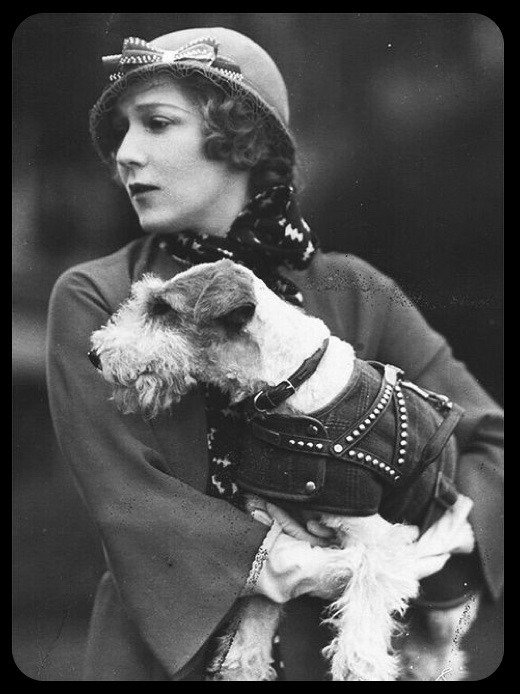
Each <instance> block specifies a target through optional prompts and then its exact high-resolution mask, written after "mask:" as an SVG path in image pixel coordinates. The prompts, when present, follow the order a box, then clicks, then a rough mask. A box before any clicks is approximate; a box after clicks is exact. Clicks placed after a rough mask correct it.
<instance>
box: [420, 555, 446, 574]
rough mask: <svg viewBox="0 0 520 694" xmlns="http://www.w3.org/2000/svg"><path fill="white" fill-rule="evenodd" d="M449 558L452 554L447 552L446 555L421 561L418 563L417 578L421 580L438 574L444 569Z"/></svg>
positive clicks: (424, 558) (425, 558)
mask: <svg viewBox="0 0 520 694" xmlns="http://www.w3.org/2000/svg"><path fill="white" fill-rule="evenodd" d="M449 558H450V554H449V553H448V552H446V554H437V555H435V556H430V557H423V558H422V559H419V561H418V562H417V578H418V579H419V580H420V579H421V578H426V577H427V576H431V575H432V574H436V573H437V572H438V571H440V570H441V569H442V568H443V567H444V565H445V564H446V562H447V561H448V559H449Z"/></svg>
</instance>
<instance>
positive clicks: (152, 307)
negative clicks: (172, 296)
mask: <svg viewBox="0 0 520 694" xmlns="http://www.w3.org/2000/svg"><path fill="white" fill-rule="evenodd" d="M148 315H149V316H150V318H165V319H167V320H168V322H173V321H177V320H178V318H179V314H178V313H177V311H176V310H175V309H174V308H172V307H171V306H170V304H169V303H168V302H167V301H165V300H164V299H161V298H159V297H157V298H156V299H154V300H153V301H151V302H150V304H149V305H148Z"/></svg>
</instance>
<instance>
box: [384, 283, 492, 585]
mask: <svg viewBox="0 0 520 694" xmlns="http://www.w3.org/2000/svg"><path fill="white" fill-rule="evenodd" d="M386 286H387V297H388V303H387V310H386V320H385V322H384V330H383V331H382V334H381V340H380V344H379V354H378V356H377V358H378V359H379V360H380V361H383V362H388V363H392V364H395V365H396V366H399V367H400V368H402V369H403V370H404V372H405V377H406V378H407V379H409V380H411V381H414V382H415V383H417V384H418V385H420V386H423V387H425V388H428V389H430V390H433V391H436V392H438V393H442V394H444V395H447V396H448V397H450V398H451V399H452V400H453V401H454V402H456V403H457V404H459V405H460V406H461V407H463V408H464V410H465V414H464V417H463V419H462V421H461V423H460V424H459V426H458V427H457V430H456V436H457V439H458V444H459V451H460V457H459V466H458V475H457V484H458V488H459V490H460V491H461V492H462V493H463V494H466V495H467V496H469V497H470V498H471V499H472V500H473V501H474V508H473V511H472V514H471V516H470V519H471V522H472V524H473V528H474V531H475V535H476V537H477V546H478V549H479V555H480V559H481V564H482V569H483V573H484V577H485V580H486V584H487V587H488V589H489V592H490V594H491V595H492V596H493V597H494V598H497V597H498V596H499V595H500V593H501V590H502V586H503V541H502V538H503V412H502V409H501V408H500V407H499V406H498V405H497V403H496V402H494V400H493V399H492V398H491V397H490V396H489V395H488V394H487V393H486V392H485V390H484V389H483V388H482V387H481V385H480V384H479V383H478V381H477V380H476V379H475V378H474V377H473V376H472V375H471V374H470V373H469V371H468V369H467V368H466V366H465V364H464V363H463V362H461V361H459V360H458V359H456V358H455V357H454V356H453V353H452V350H451V348H450V347H449V345H448V344H447V342H446V340H445V339H444V338H443V337H442V336H441V335H439V334H438V333H437V332H436V331H435V330H433V329H432V328H431V327H430V325H429V324H428V323H427V321H426V320H425V319H424V317H423V316H422V315H421V313H420V312H419V311H418V309H417V308H416V307H415V306H414V304H413V303H412V302H411V301H410V300H409V299H408V298H407V297H406V296H405V295H404V294H403V293H402V291H401V290H400V289H399V287H398V286H397V285H395V284H394V283H393V282H390V281H389V282H388V283H387V285H386Z"/></svg>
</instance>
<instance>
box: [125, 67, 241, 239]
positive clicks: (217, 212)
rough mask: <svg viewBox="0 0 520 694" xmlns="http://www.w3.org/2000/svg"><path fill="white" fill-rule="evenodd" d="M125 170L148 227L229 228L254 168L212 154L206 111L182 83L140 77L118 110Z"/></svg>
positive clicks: (153, 229) (169, 229) (161, 229)
mask: <svg viewBox="0 0 520 694" xmlns="http://www.w3.org/2000/svg"><path fill="white" fill-rule="evenodd" d="M112 125H113V128H114V130H115V133H116V135H117V136H118V142H119V143H120V144H119V147H118V148H117V150H116V152H115V159H116V164H117V171H118V175H119V178H120V180H121V182H122V184H123V185H124V187H125V189H126V191H127V192H128V195H129V197H130V200H131V203H132V205H133V207H134V209H135V211H136V213H137V216H138V218H139V222H140V224H141V226H142V228H143V229H144V231H146V232H153V233H156V232H161V233H175V232H177V231H181V230H183V229H184V230H186V229H191V230H194V231H205V232H207V233H213V234H217V235H223V234H225V233H226V232H227V229H228V228H229V226H230V224H231V222H232V221H233V219H234V218H235V217H236V215H237V214H238V213H239V212H240V210H241V209H242V207H243V206H244V205H245V203H246V202H247V190H248V181H249V174H248V172H245V171H238V170H236V169H232V168H231V167H230V165H229V164H228V163H227V162H225V161H214V160H210V159H208V158H207V157H206V155H205V154H204V150H203V147H204V135H203V131H202V126H203V120H202V115H201V113H200V111H199V109H198V108H197V106H196V105H195V104H194V103H193V101H192V100H190V99H189V97H188V96H187V95H186V94H185V93H184V92H183V91H182V90H181V88H180V87H179V86H178V84H177V83H174V82H172V81H170V80H167V79H163V80H162V81H160V82H154V83H148V84H136V85H134V86H132V87H130V88H129V89H128V90H127V91H126V92H125V94H124V95H123V96H122V97H121V98H120V99H119V101H118V103H117V105H116V107H115V109H114V115H113V121H112Z"/></svg>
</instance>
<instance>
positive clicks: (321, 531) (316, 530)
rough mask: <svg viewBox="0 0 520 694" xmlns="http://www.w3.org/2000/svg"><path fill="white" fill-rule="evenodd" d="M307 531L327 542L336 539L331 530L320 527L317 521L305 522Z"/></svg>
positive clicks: (324, 526)
mask: <svg viewBox="0 0 520 694" xmlns="http://www.w3.org/2000/svg"><path fill="white" fill-rule="evenodd" d="M307 530H308V531H309V532H310V533H311V534H312V535H315V536H316V537H322V538H324V539H327V540H332V539H333V538H335V537H336V533H335V531H334V530H333V529H332V528H328V527H327V526H326V525H322V524H321V523H320V522H319V521H317V520H310V521H307Z"/></svg>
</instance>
